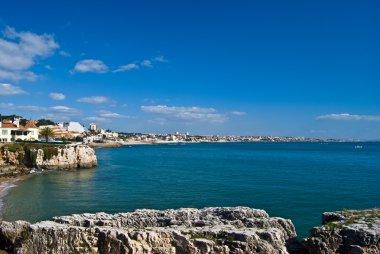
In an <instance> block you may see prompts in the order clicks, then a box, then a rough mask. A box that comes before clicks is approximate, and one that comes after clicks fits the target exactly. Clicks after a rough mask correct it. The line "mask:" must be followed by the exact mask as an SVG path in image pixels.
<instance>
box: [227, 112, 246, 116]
mask: <svg viewBox="0 0 380 254" xmlns="http://www.w3.org/2000/svg"><path fill="white" fill-rule="evenodd" d="M231 114H232V115H235V116H245V115H246V114H247V113H246V112H242V111H232V112H231Z"/></svg>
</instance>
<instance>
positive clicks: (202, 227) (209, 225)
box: [0, 207, 296, 254]
mask: <svg viewBox="0 0 380 254" xmlns="http://www.w3.org/2000/svg"><path fill="white" fill-rule="evenodd" d="M295 237H296V233H295V230H294V226H293V224H292V222H291V221H290V220H286V219H282V218H272V217H269V216H268V214H267V213H266V212H265V211H263V210H257V209H251V208H246V207H236V208H204V209H201V210H197V209H178V210H166V211H156V210H137V211H135V212H131V213H118V214H114V215H110V214H105V213H97V214H81V215H72V216H64V217H56V218H53V219H52V220H51V221H44V222H40V223H36V224H29V223H27V222H23V221H18V222H14V223H9V222H2V223H1V225H0V249H1V248H3V249H5V250H7V251H8V252H10V253H18V254H37V253H57V254H58V253H62V254H63V253H103V254H111V253H112V254H113V253H115V254H116V253H136V254H138V253H147V254H148V253H162V254H164V253H178V254H184V253H221V254H223V253H262V254H271V253H276V254H282V253H283V254H285V253H288V252H287V249H286V243H287V242H288V241H291V240H292V239H294V238H295Z"/></svg>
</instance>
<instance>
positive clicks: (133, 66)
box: [113, 63, 139, 72]
mask: <svg viewBox="0 0 380 254" xmlns="http://www.w3.org/2000/svg"><path fill="white" fill-rule="evenodd" d="M138 68H139V66H138V65H137V64H134V63H131V64H126V65H121V66H119V67H118V68H117V69H116V70H114V71H113V72H123V71H131V70H137V69H138Z"/></svg>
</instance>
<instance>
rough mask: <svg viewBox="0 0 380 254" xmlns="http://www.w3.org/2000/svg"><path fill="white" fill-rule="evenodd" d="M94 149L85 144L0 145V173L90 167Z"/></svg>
mask: <svg viewBox="0 0 380 254" xmlns="http://www.w3.org/2000/svg"><path fill="white" fill-rule="evenodd" d="M96 165H97V159H96V155H95V151H94V149H92V148H91V147H89V146H86V145H61V146H57V145H45V144H17V143H16V144H6V145H3V146H1V147H0V175H3V176H6V175H17V174H23V173H28V172H29V171H30V169H32V168H37V169H72V168H91V167H95V166H96Z"/></svg>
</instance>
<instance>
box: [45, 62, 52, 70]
mask: <svg viewBox="0 0 380 254" xmlns="http://www.w3.org/2000/svg"><path fill="white" fill-rule="evenodd" d="M44 67H45V69H46V70H49V71H51V70H53V67H51V66H50V65H48V64H47V65H45V66H44Z"/></svg>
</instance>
